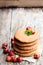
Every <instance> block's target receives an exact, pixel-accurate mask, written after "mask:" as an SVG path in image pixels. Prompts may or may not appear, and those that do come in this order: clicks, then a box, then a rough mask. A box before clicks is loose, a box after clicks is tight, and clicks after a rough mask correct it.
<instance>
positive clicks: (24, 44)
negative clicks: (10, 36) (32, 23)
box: [15, 39, 38, 47]
mask: <svg viewBox="0 0 43 65" xmlns="http://www.w3.org/2000/svg"><path fill="white" fill-rule="evenodd" d="M37 43H38V39H37V40H35V41H34V42H30V43H29V42H28V43H25V42H19V41H17V40H15V44H17V45H18V46H21V47H22V46H23V47H24V46H32V45H34V44H37Z"/></svg>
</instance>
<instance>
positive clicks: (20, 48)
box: [13, 28, 39, 57]
mask: <svg viewBox="0 0 43 65" xmlns="http://www.w3.org/2000/svg"><path fill="white" fill-rule="evenodd" d="M24 31H25V28H20V29H18V30H17V31H16V33H15V36H14V42H15V45H14V46H13V49H14V50H15V52H16V54H18V55H20V56H23V57H27V56H32V55H33V54H34V53H36V52H37V47H38V40H39V32H38V31H36V30H33V31H34V32H35V33H34V34H32V35H29V36H27V35H26V34H25V33H24Z"/></svg>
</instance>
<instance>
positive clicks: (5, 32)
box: [0, 9, 11, 44]
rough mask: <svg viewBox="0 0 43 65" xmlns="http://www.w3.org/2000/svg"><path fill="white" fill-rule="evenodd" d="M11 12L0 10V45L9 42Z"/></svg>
mask: <svg viewBox="0 0 43 65" xmlns="http://www.w3.org/2000/svg"><path fill="white" fill-rule="evenodd" d="M10 23H11V10H7V9H6V10H0V44H1V43H4V42H9V38H10Z"/></svg>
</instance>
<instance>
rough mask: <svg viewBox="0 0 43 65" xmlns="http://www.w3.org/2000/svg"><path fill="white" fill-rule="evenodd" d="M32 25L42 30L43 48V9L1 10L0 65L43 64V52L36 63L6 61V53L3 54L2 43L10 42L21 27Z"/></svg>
mask: <svg viewBox="0 0 43 65" xmlns="http://www.w3.org/2000/svg"><path fill="white" fill-rule="evenodd" d="M28 25H29V26H31V27H33V28H36V29H38V30H39V31H40V33H41V37H40V45H41V47H42V48H43V11H42V9H27V10H26V9H24V8H17V9H13V10H10V9H8V10H0V59H1V60H0V65H43V52H42V56H41V58H40V59H39V60H36V62H35V63H29V62H27V61H23V62H21V63H10V62H9V63H8V62H5V57H6V55H4V54H3V51H2V48H1V44H2V43H3V42H8V43H9V42H10V38H11V37H13V35H14V34H15V31H16V30H17V29H18V28H20V27H25V26H28Z"/></svg>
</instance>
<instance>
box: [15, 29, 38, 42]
mask: <svg viewBox="0 0 43 65" xmlns="http://www.w3.org/2000/svg"><path fill="white" fill-rule="evenodd" d="M25 30H26V28H20V29H18V30H17V31H16V33H15V36H14V37H15V38H16V39H17V40H19V41H21V42H26V43H28V42H33V41H35V40H36V39H38V38H39V32H38V31H37V30H34V31H35V34H33V35H29V36H28V35H26V34H25V33H24V32H25Z"/></svg>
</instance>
